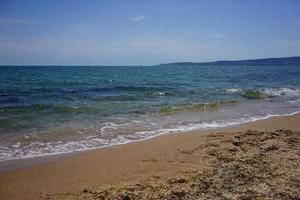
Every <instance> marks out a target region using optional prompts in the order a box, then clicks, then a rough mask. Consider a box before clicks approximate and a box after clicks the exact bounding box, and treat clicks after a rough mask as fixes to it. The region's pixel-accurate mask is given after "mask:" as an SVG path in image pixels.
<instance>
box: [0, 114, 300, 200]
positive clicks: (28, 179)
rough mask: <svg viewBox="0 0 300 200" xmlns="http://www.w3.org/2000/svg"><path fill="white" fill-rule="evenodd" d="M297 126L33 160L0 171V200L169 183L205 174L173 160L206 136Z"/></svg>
mask: <svg viewBox="0 0 300 200" xmlns="http://www.w3.org/2000/svg"><path fill="white" fill-rule="evenodd" d="M299 122H300V113H297V114H293V115H289V116H279V117H270V118H268V119H263V120H258V121H254V122H248V123H245V124H241V125H238V126H234V127H225V128H218V129H209V130H203V131H199V130H193V131H188V132H183V133H182V132H179V133H175V134H174V133H172V134H164V135H160V136H155V137H152V138H149V139H146V140H142V141H134V142H131V143H127V144H122V145H114V146H110V147H106V148H98V149H93V150H88V151H84V152H75V153H70V154H63V155H60V156H57V157H55V156H54V157H55V158H54V157H53V156H50V157H52V159H51V158H49V160H47V159H44V160H43V159H40V160H43V161H41V162H38V163H31V162H32V161H33V160H35V159H32V160H31V159H29V160H28V165H27V166H23V167H21V168H17V169H13V170H9V171H0V180H1V181H0V185H1V188H0V194H1V196H3V197H4V199H17V198H18V197H19V198H20V197H21V196H22V194H23V195H24V196H23V198H25V199H29V197H31V199H38V198H40V196H45V195H46V194H49V193H51V194H52V193H59V192H66V191H69V192H78V191H82V188H86V187H88V188H89V187H94V186H96V185H97V187H98V186H101V187H104V186H107V185H120V184H121V185H122V184H125V183H126V184H127V183H134V182H136V181H143V180H148V179H150V178H153V176H159V177H161V178H162V179H164V178H167V177H174V176H177V175H178V174H179V173H180V172H181V171H192V170H196V169H202V168H205V166H206V165H207V163H208V161H209V159H206V158H205V157H203V160H202V161H203V162H201V163H197V164H195V163H193V162H194V161H191V162H187V163H185V162H183V163H182V164H178V163H177V160H180V159H182V160H183V161H185V159H187V158H186V155H189V153H188V152H185V153H181V154H180V155H178V149H179V150H181V149H185V148H187V147H191V146H194V145H196V144H195V143H197V144H199V143H202V144H204V145H205V143H206V141H205V140H204V138H205V136H207V135H209V134H213V133H220V132H221V133H227V135H228V136H229V135H230V133H233V132H240V131H246V130H259V131H267V130H269V131H270V130H273V131H274V130H277V129H290V130H293V131H299V130H300V125H299ZM189 159H192V158H188V160H189ZM8 162H9V161H8ZM179 163H180V162H179ZM25 165H26V164H25ZM120 166H122V168H120ZM0 168H1V167H0ZM66 183H68V184H66ZM28 184H29V185H28ZM15 187H16V188H15ZM37 191H39V192H37Z"/></svg>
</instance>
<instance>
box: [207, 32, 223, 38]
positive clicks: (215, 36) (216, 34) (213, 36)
mask: <svg viewBox="0 0 300 200" xmlns="http://www.w3.org/2000/svg"><path fill="white" fill-rule="evenodd" d="M210 37H211V38H213V39H217V40H221V39H224V35H223V34H221V33H212V34H211V35H210Z"/></svg>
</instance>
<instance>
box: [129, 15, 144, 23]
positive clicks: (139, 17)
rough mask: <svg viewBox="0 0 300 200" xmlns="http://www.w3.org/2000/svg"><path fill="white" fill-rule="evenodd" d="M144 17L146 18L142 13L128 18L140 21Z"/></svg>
mask: <svg viewBox="0 0 300 200" xmlns="http://www.w3.org/2000/svg"><path fill="white" fill-rule="evenodd" d="M144 19H146V17H145V16H144V15H139V16H136V17H132V18H130V20H131V21H134V22H138V21H142V20H144Z"/></svg>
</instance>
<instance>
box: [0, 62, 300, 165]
mask: <svg viewBox="0 0 300 200" xmlns="http://www.w3.org/2000/svg"><path fill="white" fill-rule="evenodd" d="M297 112H300V66H192V67H191V66H1V67H0V162H3V161H7V160H16V159H25V158H32V157H40V156H46V155H54V154H62V153H70V152H77V151H85V150H89V149H95V148H102V147H108V146H112V145H119V144H125V143H129V142H134V141H139V140H145V139H149V138H152V137H155V136H158V135H161V134H172V133H178V132H186V131H191V130H195V129H200V130H207V129H213V128H221V127H228V126H237V125H239V124H242V123H246V122H251V121H256V120H259V119H265V118H269V117H272V116H283V115H291V114H294V113H297ZM299 123H300V122H299Z"/></svg>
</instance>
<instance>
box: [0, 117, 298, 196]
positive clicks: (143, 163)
mask: <svg viewBox="0 0 300 200" xmlns="http://www.w3.org/2000/svg"><path fill="white" fill-rule="evenodd" d="M286 130H290V131H286ZM299 131H300V114H294V115H291V116H283V117H272V118H269V119H265V120H260V121H255V122H251V123H247V124H243V125H240V126H236V127H231V128H224V129H216V130H209V131H193V132H189V133H178V134H170V135H163V136H158V137H155V138H152V139H149V140H146V141H140V142H134V143H129V144H125V145H119V146H112V147H108V148H103V149H97V150H92V151H88V152H83V153H77V154H70V155H65V156H62V157H58V158H56V159H49V160H48V161H45V162H40V163H36V164H33V165H32V166H30V165H28V162H29V163H30V162H33V163H34V160H31V161H30V160H29V161H26V162H27V165H28V166H26V167H23V168H19V169H13V170H9V169H6V170H3V171H2V172H1V173H0V196H1V199H111V198H113V199H140V198H141V197H143V198H145V199H148V198H160V199H189V198H194V197H196V196H194V195H195V194H196V193H197V192H198V193H197V195H198V197H203V198H204V199H205V198H210V197H211V198H213V197H214V195H221V196H219V197H220V198H221V199H223V198H224V197H225V196H226V195H227V196H228V198H229V199H234V198H237V197H242V196H240V195H241V194H244V195H246V196H245V198H246V197H247V195H250V196H248V198H250V199H252V197H253V198H255V197H257V198H261V199H268V198H269V199H272V198H275V199H276V198H277V199H282V198H283V197H285V198H286V199H290V198H295V199H296V198H300V196H299V195H300V193H299V191H300V190H299V177H300V174H299V169H300V168H299V165H300V159H299V156H300V154H299V150H300V143H299V138H300V136H299ZM287 145H288V146H287ZM233 152H235V153H234V154H233ZM262 152H263V153H262ZM250 155H252V156H253V155H256V156H258V155H260V157H259V156H258V157H256V158H254V157H252V159H253V162H261V164H262V165H263V163H264V164H265V165H266V166H271V167H272V169H274V170H275V171H272V172H270V173H263V172H261V171H260V172H258V171H257V170H256V171H255V169H256V168H255V167H254V168H252V170H253V172H255V173H256V175H257V174H259V173H262V175H263V174H264V175H265V177H263V176H262V177H261V178H260V181H259V184H260V185H256V184H258V183H256V181H257V180H256V181H254V180H253V181H252V182H251V184H250V185H251V187H255V188H260V190H261V191H256V192H257V193H255V192H253V191H254V190H253V191H252V192H250V191H247V190H246V188H245V187H243V186H247V187H249V188H250V189H251V187H250V186H249V185H247V184H248V183H247V182H241V181H242V180H243V179H245V177H246V179H247V180H248V178H249V177H248V178H247V176H248V175H249V174H248V175H245V174H241V175H236V176H234V177H231V179H230V180H232V182H228V180H227V179H226V176H225V175H224V174H223V176H222V177H224V178H223V179H222V177H221V178H220V177H219V179H220V180H219V182H218V184H217V183H216V182H214V181H212V180H211V179H210V181H212V183H210V186H211V188H207V187H208V186H207V185H206V186H205V184H204V182H205V181H206V182H207V180H206V179H207V176H209V177H210V178H213V177H215V176H217V175H216V174H218V173H216V170H217V171H218V170H219V171H218V172H220V169H225V168H226V167H228V166H231V164H237V163H238V164H240V163H241V162H242V161H243V160H245V159H246V157H247V158H248V157H249V156H250ZM261 155H264V156H265V157H261ZM279 158H280V159H282V160H279V161H278V159H279ZM23 162H25V161H23ZM20 163H22V161H19V165H20ZM254 164H255V163H254ZM2 165H3V163H2ZM252 167H253V166H252ZM282 167H285V168H282ZM214 170H215V172H214V173H213V172H212V171H214ZM212 173H213V174H212ZM222 173H224V172H223V171H222ZM249 173H250V175H251V170H250V171H249ZM272 173H273V175H274V176H273V177H274V180H272V179H270V177H268V176H269V175H270V174H272ZM199 174H200V175H199ZM276 174H277V175H276ZM278 174H279V175H278ZM227 175H228V174H227ZM250 175H249V176H250ZM252 175H253V174H252ZM278 177H281V179H280V180H279V179H278ZM297 177H298V178H297ZM215 178H216V177H215ZM216 179H217V178H216ZM275 179H276V180H275ZM203 180H205V181H204V182H203ZM249 180H250V179H249ZM251 180H252V179H251ZM289 180H293V181H294V182H293V183H291V182H290V181H289ZM226 181H227V182H226ZM270 181H271V182H272V181H275V182H276V183H277V185H272V184H271V183H269V182H270ZM236 182H238V185H236V184H237V183H236ZM287 182H289V184H286V183H287ZM198 183H199V184H200V183H202V186H201V184H200V186H199V188H200V189H199V188H198V189H197V190H196V189H195V187H194V186H195V185H197V184H198ZM221 183H222V184H221ZM203 184H204V185H203ZM226 184H227V189H226ZM262 184H264V185H262ZM293 184H294V185H293ZM212 185H213V186H214V187H212ZM233 186H234V187H235V190H239V193H234V192H233V193H231V192H228V191H233V190H234V189H232V188H231V189H230V187H233ZM272 187H275V189H274V188H272ZM201 188H202V189H201ZM203 188H206V189H207V190H204V189H203ZM213 188H214V189H215V190H213ZM228 188H229V189H228ZM242 188H243V189H242ZM155 189H157V190H155ZM271 189H272V191H273V193H274V194H273V193H272V194H273V195H275V196H273V197H272V194H268V195H269V196H266V194H267V192H266V191H268V192H269V193H270V191H269V190H271ZM154 190H155V191H154ZM217 190H218V191H219V193H218V192H216V191H217ZM263 190H265V191H263ZM279 190H280V191H279ZM220 191H221V193H220ZM222 191H223V192H222ZM195 192H196V193H195ZM235 192H236V191H235ZM264 192H266V194H265V193H264ZM276 192H277V193H276ZM280 192H281V193H280ZM275 193H276V194H275ZM280 194H281V195H283V196H280ZM147 195H148V196H147ZM210 195H211V196H210ZM222 195H223V196H222ZM224 195H225V196H224ZM251 195H254V196H251ZM255 195H256V196H255ZM259 195H261V196H259ZM276 195H277V196H276ZM278 195H279V196H278ZM284 195H286V196H284ZM293 195H294V196H293Z"/></svg>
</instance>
